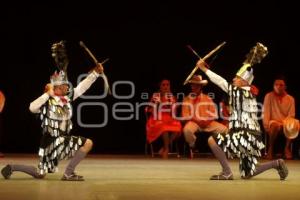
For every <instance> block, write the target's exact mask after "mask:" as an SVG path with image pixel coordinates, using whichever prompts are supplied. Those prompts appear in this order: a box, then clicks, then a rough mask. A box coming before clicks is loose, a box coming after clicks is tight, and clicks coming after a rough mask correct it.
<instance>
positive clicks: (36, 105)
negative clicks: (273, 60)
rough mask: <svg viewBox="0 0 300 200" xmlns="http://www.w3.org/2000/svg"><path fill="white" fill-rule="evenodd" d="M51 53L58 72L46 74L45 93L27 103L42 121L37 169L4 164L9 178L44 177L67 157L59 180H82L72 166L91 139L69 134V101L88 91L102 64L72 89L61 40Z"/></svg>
mask: <svg viewBox="0 0 300 200" xmlns="http://www.w3.org/2000/svg"><path fill="white" fill-rule="evenodd" d="M52 56H53V57H54V59H55V62H56V65H57V67H58V68H59V70H60V71H59V72H57V71H55V72H54V74H53V75H52V76H51V77H50V81H51V83H49V84H47V85H46V87H45V93H44V94H43V95H42V96H40V97H39V98H37V99H36V100H34V101H33V102H31V104H30V107H29V109H30V111H31V112H32V113H39V115H40V119H41V121H42V124H41V126H42V133H43V135H42V138H41V142H40V147H39V152H38V155H39V158H40V162H39V164H38V168H36V167H33V166H27V165H15V164H8V165H6V166H5V167H4V168H3V169H2V170H1V173H2V175H3V177H4V178H5V179H9V178H10V177H11V175H12V174H13V172H16V171H20V172H24V173H27V174H29V175H31V176H33V177H34V178H44V177H45V175H46V174H47V173H54V172H57V171H58V163H59V161H60V160H62V159H69V158H71V160H70V162H69V163H68V165H67V167H66V169H65V172H64V174H63V176H62V178H61V180H64V181H83V180H84V178H83V176H80V175H77V174H76V173H75V168H76V166H77V165H78V164H79V162H80V161H82V160H83V159H84V157H85V156H86V155H87V153H88V152H89V151H90V150H91V149H92V146H93V142H92V140H91V139H87V138H84V137H81V136H73V135H71V134H70V132H71V129H72V121H71V117H72V106H71V103H72V102H73V101H74V100H75V99H77V98H78V97H79V96H81V95H82V94H83V93H84V92H85V91H86V90H88V89H89V88H90V86H91V85H92V84H93V83H94V82H95V81H96V79H97V78H98V77H99V76H100V75H101V74H102V73H103V66H102V65H101V64H98V65H97V66H96V67H95V68H94V70H93V71H92V72H91V73H90V74H89V75H88V76H87V77H86V78H85V79H84V80H83V81H81V82H80V83H79V84H78V85H77V87H76V88H72V87H71V85H70V83H69V81H68V78H67V65H68V58H67V55H66V50H65V44H64V42H63V41H61V42H59V43H55V44H53V45H52Z"/></svg>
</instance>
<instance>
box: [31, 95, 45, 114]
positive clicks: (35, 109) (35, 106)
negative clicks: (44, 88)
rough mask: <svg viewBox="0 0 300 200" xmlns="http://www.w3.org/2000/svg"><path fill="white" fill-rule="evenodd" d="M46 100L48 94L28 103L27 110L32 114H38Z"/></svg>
mask: <svg viewBox="0 0 300 200" xmlns="http://www.w3.org/2000/svg"><path fill="white" fill-rule="evenodd" d="M48 99H49V94H48V93H46V92H45V93H44V94H43V95H42V96H40V97H39V98H37V99H36V100H34V101H33V102H31V103H30V106H29V110H30V111H31V112H32V113H39V112H40V108H41V107H42V105H44V104H45V103H46V102H47V101H48Z"/></svg>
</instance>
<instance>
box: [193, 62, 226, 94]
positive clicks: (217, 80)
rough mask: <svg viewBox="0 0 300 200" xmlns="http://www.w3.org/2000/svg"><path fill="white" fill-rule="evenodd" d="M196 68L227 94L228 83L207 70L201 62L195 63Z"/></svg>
mask: <svg viewBox="0 0 300 200" xmlns="http://www.w3.org/2000/svg"><path fill="white" fill-rule="evenodd" d="M197 66H198V67H199V69H201V70H202V71H203V72H204V73H205V74H206V75H207V77H208V78H209V79H210V80H211V82H213V83H214V84H216V85H217V86H219V87H220V88H221V89H222V90H223V91H224V92H226V93H228V82H227V81H226V80H225V79H224V78H222V77H221V76H219V75H218V74H216V73H214V72H212V71H211V70H209V69H208V68H207V67H206V64H205V63H204V62H203V61H202V60H199V61H198V62H197Z"/></svg>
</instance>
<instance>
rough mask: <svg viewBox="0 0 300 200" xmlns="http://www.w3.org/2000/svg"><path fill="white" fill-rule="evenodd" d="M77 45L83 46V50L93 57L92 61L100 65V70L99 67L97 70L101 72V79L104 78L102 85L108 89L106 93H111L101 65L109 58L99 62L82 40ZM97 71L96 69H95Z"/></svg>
mask: <svg viewBox="0 0 300 200" xmlns="http://www.w3.org/2000/svg"><path fill="white" fill-rule="evenodd" d="M79 45H80V46H81V47H82V48H84V50H85V51H86V52H87V53H88V54H89V55H90V57H91V58H92V59H93V61H94V63H95V64H96V66H97V67H100V68H101V69H102V70H100V69H99V72H101V71H102V72H101V73H100V74H102V77H103V80H104V85H105V90H107V91H108V94H111V90H110V87H109V84H108V80H107V77H106V75H105V74H104V72H103V67H102V65H103V64H104V63H106V62H107V61H108V60H109V58H107V59H105V60H104V61H103V62H101V63H99V62H98V60H97V59H96V57H95V56H94V55H93V54H92V52H91V51H90V50H89V49H88V48H87V46H86V45H85V44H84V43H83V42H82V41H80V42H79ZM97 72H98V71H97Z"/></svg>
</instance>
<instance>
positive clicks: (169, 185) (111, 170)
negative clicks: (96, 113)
mask: <svg viewBox="0 0 300 200" xmlns="http://www.w3.org/2000/svg"><path fill="white" fill-rule="evenodd" d="M261 161H262V162H265V161H264V160H261ZM7 163H14V164H28V165H34V166H36V165H37V157H36V156H35V155H21V154H18V155H16V154H6V155H5V157H4V158H0V167H1V168H2V167H4V166H5V165H6V164H7ZM66 164H67V161H62V162H61V163H60V165H59V172H58V173H55V174H48V175H47V177H46V178H45V179H43V180H36V179H33V178H31V177H30V176H28V175H26V174H23V173H20V172H16V173H14V174H13V176H12V177H11V179H9V180H5V179H3V178H2V176H1V178H0V199H1V200H15V199H18V200H21V199H28V200H35V199H42V200H48V199H55V200H60V199H61V200H69V199H70V200H81V199H86V200H148V199H149V200H150V199H151V200H169V199H170V200H179V199H182V200H192V199H193V200H194V199H195V200H196V199H197V200H198V199H205V200H214V199H215V200H225V199H230V200H235V199H243V200H247V199H255V200H259V199H264V200H275V199H286V200H290V199H300V193H299V190H300V161H299V160H291V161H287V165H288V168H289V176H288V178H287V180H286V181H280V180H279V176H278V174H277V171H276V170H270V171H267V172H265V173H263V174H260V175H258V176H257V177H255V178H253V179H251V180H242V179H241V178H240V177H239V171H238V161H237V160H231V161H230V165H231V167H232V169H233V172H234V175H235V176H234V178H235V180H233V181H211V180H209V177H210V176H211V175H212V174H215V173H218V172H219V171H220V166H219V164H218V162H217V160H215V159H214V158H210V157H205V158H199V157H198V158H194V159H193V160H190V159H188V158H175V157H171V158H170V159H169V160H161V159H160V158H158V157H157V158H151V157H146V156H143V155H136V156H132V155H89V156H88V157H87V158H86V159H85V160H84V161H83V162H81V163H80V164H79V166H78V167H77V170H76V171H77V172H78V174H80V175H83V176H84V177H85V181H83V182H65V181H60V178H61V176H62V173H63V171H64V167H65V166H66Z"/></svg>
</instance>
